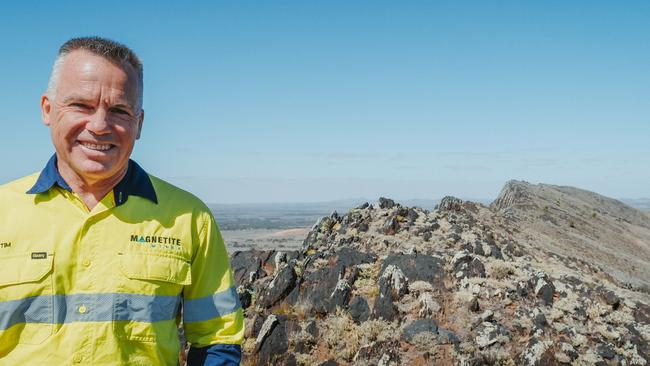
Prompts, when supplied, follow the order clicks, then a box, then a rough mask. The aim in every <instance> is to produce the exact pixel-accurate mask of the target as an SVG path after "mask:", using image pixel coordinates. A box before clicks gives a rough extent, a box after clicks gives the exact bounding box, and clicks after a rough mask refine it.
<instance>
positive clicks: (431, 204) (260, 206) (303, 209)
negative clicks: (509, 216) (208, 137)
mask: <svg viewBox="0 0 650 366" xmlns="http://www.w3.org/2000/svg"><path fill="white" fill-rule="evenodd" d="M463 199H465V200H467V201H472V202H477V203H481V204H483V205H486V206H488V205H490V203H491V202H492V201H493V200H492V199H488V198H478V199H477V198H467V197H463ZM396 201H397V202H399V203H400V204H402V205H404V206H408V207H420V208H423V209H426V210H433V209H434V208H435V207H436V205H437V204H438V203H440V199H423V198H416V199H405V200H396ZM620 201H621V202H623V203H625V204H627V205H629V206H631V207H634V208H637V209H640V210H644V211H650V198H625V199H620ZM364 202H369V203H373V202H377V200H376V199H368V198H353V199H345V200H336V201H327V202H304V203H282V202H278V203H242V204H218V203H216V204H210V205H208V206H209V207H210V209H211V210H212V212H213V213H214V215H215V217H216V218H217V222H218V223H219V226H220V228H221V229H222V230H244V229H290V228H295V227H311V226H312V225H313V224H314V223H315V222H316V221H317V220H318V219H319V218H321V217H323V216H327V215H329V214H330V213H332V212H333V211H336V212H338V213H339V214H344V213H347V212H348V211H349V210H350V209H351V208H354V207H357V206H359V205H361V204H362V203H364Z"/></svg>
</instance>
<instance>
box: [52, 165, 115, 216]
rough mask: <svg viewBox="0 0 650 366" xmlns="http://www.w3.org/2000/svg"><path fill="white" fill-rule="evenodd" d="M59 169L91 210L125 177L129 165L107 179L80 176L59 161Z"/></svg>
mask: <svg viewBox="0 0 650 366" xmlns="http://www.w3.org/2000/svg"><path fill="white" fill-rule="evenodd" d="M57 169H58V170H59V174H61V176H62V177H63V179H64V180H65V182H66V183H68V185H69V186H70V188H71V189H72V191H73V192H74V193H76V194H77V195H78V196H79V197H80V198H81V200H82V201H83V203H84V204H85V205H86V207H87V208H88V210H89V211H92V210H93V208H95V206H97V204H98V203H99V201H101V200H102V199H103V198H104V197H105V196H106V195H107V194H108V193H109V192H111V191H112V190H113V188H114V187H115V186H116V185H117V184H118V183H119V182H120V181H121V180H122V178H124V176H125V175H126V171H127V169H128V165H127V166H125V167H124V168H123V169H121V170H120V171H119V172H118V173H117V174H114V175H113V176H111V177H109V178H105V179H88V178H84V177H82V176H80V175H79V174H77V172H75V171H74V170H72V168H70V166H68V165H67V164H65V163H63V162H61V160H59V161H57Z"/></svg>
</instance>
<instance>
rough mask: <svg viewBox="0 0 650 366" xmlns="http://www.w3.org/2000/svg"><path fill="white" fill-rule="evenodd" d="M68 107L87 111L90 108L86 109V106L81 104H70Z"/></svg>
mask: <svg viewBox="0 0 650 366" xmlns="http://www.w3.org/2000/svg"><path fill="white" fill-rule="evenodd" d="M70 106H72V107H75V108H77V109H89V108H90V107H88V106H87V105H85V104H83V103H72V104H70Z"/></svg>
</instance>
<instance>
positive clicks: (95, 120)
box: [86, 108, 110, 135]
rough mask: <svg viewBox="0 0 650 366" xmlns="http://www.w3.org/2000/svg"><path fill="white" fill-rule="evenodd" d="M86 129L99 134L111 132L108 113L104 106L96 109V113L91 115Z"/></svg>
mask: <svg viewBox="0 0 650 366" xmlns="http://www.w3.org/2000/svg"><path fill="white" fill-rule="evenodd" d="M86 129H87V130H88V131H90V132H92V133H94V134H98V135H101V134H104V133H108V132H110V124H109V122H108V113H107V112H106V110H105V109H104V108H98V109H96V110H95V113H93V114H92V115H91V116H90V118H89V119H88V123H86Z"/></svg>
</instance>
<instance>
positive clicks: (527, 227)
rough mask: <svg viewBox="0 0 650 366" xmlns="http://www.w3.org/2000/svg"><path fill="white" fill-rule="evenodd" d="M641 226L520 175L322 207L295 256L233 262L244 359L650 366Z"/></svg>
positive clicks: (648, 251) (645, 231) (649, 242)
mask: <svg viewBox="0 0 650 366" xmlns="http://www.w3.org/2000/svg"><path fill="white" fill-rule="evenodd" d="M558 202H559V203H558ZM648 220H650V218H649V217H648V216H647V215H645V214H643V213H641V212H638V211H636V212H635V210H634V209H631V208H629V207H627V206H625V205H623V204H622V203H620V202H618V201H615V200H611V199H608V198H605V197H602V196H598V195H596V194H593V193H591V192H586V191H582V190H577V189H574V188H569V187H556V186H550V185H530V184H528V183H525V182H517V181H511V182H508V183H507V184H506V186H505V187H504V189H503V191H502V192H501V194H500V196H499V198H497V200H495V202H494V203H492V204H491V205H490V207H486V206H483V205H481V204H478V203H473V202H469V201H463V200H460V199H457V198H454V197H445V199H443V200H442V201H441V203H440V204H439V206H438V207H437V208H436V209H435V210H433V211H431V212H429V211H427V210H424V209H421V208H417V207H404V206H402V205H400V204H399V203H396V202H395V201H393V200H390V199H387V198H381V199H380V201H379V202H378V203H377V204H373V205H370V204H364V205H361V206H359V207H357V208H355V209H352V210H350V211H349V212H348V213H346V214H343V215H340V214H338V213H333V214H332V215H330V216H328V217H324V218H322V219H321V220H319V221H318V222H317V223H316V225H314V227H313V228H312V230H311V232H310V233H309V234H308V235H307V237H306V238H305V241H304V243H303V247H302V249H301V250H298V251H293V252H276V251H267V252H261V251H250V252H236V253H233V255H232V258H231V262H232V265H233V268H234V270H235V279H236V280H237V282H238V283H239V289H238V293H239V294H240V299H241V300H242V305H243V306H244V307H245V308H246V309H245V312H246V326H247V330H246V342H245V343H244V345H243V349H244V352H245V358H244V364H251V365H252V364H286V365H292V364H295V365H351V364H355V365H357V364H358V365H411V364H413V365H437V364H440V365H448V364H449V365H484V364H486V365H571V364H580V365H582V364H600V365H620V364H626V365H650V347H649V346H648V344H649V343H650V291H648V290H647V289H648V288H649V287H647V286H648V282H649V281H650V272H649V271H650V221H648ZM615 234H616V235H615ZM567 246H570V247H569V248H567ZM604 255H606V256H605V257H603V256H604ZM625 263H627V267H626V266H625V265H624V264H625Z"/></svg>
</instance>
